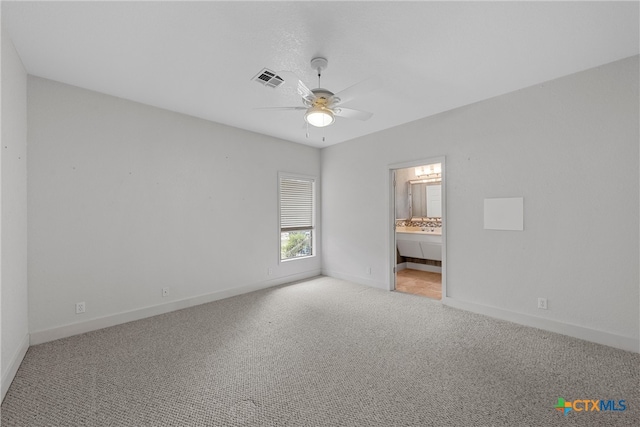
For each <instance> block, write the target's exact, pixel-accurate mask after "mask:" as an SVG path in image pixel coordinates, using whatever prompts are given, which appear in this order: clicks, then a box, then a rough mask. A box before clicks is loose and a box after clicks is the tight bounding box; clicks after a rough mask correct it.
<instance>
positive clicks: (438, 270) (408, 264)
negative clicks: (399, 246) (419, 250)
mask: <svg viewBox="0 0 640 427" xmlns="http://www.w3.org/2000/svg"><path fill="white" fill-rule="evenodd" d="M404 264H406V267H405V268H410V269H411V270H420V271H430V272H432V273H442V267H438V266H437V265H427V264H418V263H417V262H406V263H404Z"/></svg>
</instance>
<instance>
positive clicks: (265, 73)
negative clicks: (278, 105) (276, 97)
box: [251, 68, 284, 89]
mask: <svg viewBox="0 0 640 427" xmlns="http://www.w3.org/2000/svg"><path fill="white" fill-rule="evenodd" d="M251 80H255V81H256V82H258V83H260V84H263V85H265V86H267V87H271V88H274V89H275V88H277V87H278V86H280V85H281V84H283V83H284V79H283V78H282V77H280V76H278V75H277V74H276V73H275V72H274V71H271V70H270V69H268V68H264V69H262V71H260V72H259V73H258V74H256V75H255V77H253V78H252V79H251Z"/></svg>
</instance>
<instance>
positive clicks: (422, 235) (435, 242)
mask: <svg viewBox="0 0 640 427" xmlns="http://www.w3.org/2000/svg"><path fill="white" fill-rule="evenodd" d="M396 243H397V245H398V251H399V252H400V255H402V256H404V257H407V258H421V259H430V260H435V261H442V228H440V227H396Z"/></svg>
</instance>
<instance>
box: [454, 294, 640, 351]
mask: <svg viewBox="0 0 640 427" xmlns="http://www.w3.org/2000/svg"><path fill="white" fill-rule="evenodd" d="M442 303H443V304H445V305H448V306H449V307H453V308H459V309H461V310H466V311H471V312H473V313H478V314H483V315H486V316H490V317H495V318H496V319H501V320H507V321H509V322H513V323H518V324H520V325H524V326H530V327H533V328H538V329H543V330H545V331H550V332H555V333H558V334H562V335H567V336H570V337H573V338H578V339H581V340H585V341H590V342H594V343H597V344H603V345H606V346H609V347H614V348H619V349H621V350H627V351H632V352H634V353H640V340H639V339H637V338H630V337H624V336H621V335H615V334H612V333H609V332H604V331H598V330H596V329H590V328H585V327H584V326H578V325H572V324H569V323H563V322H558V321H556V320H551V319H544V318H542V317H537V316H531V315H528V314H523V313H516V312H513V311H508V310H503V309H501V308H497V307H490V306H486V305H482V304H476V303H472V302H468V301H460V300H456V299H453V298H450V297H444V298H443V299H442Z"/></svg>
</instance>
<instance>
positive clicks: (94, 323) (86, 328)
mask: <svg viewBox="0 0 640 427" xmlns="http://www.w3.org/2000/svg"><path fill="white" fill-rule="evenodd" d="M319 274H320V270H312V271H306V272H304V273H298V274H292V275H289V276H283V277H278V278H276V279H272V280H268V281H265V282H259V283H254V284H251V285H245V286H239V287H237V288H229V289H223V290H220V291H216V292H213V293H210V294H205V295H199V296H195V297H191V298H185V299H182V300H178V301H171V302H169V303H166V304H161V305H155V306H151V307H144V308H140V309H136V310H131V311H126V312H121V313H116V314H112V315H109V316H104V317H99V318H95V319H90V320H87V321H85V322H81V323H73V324H69V325H64V326H59V327H55V328H51V329H44V330H40V331H34V332H31V340H30V344H31V345H36V344H42V343H45V342H48V341H54V340H57V339H61V338H67V337H70V336H73V335H78V334H84V333H86V332H91V331H96V330H98V329H103V328H108V327H110V326H115V325H120V324H122V323H127V322H132V321H134V320H140V319H144V318H147V317H151V316H157V315H159V314H164V313H169V312H171V311H176V310H182V309H183V308H188V307H193V306H195V305H200V304H206V303H208V302H212V301H217V300H221V299H225V298H229V297H233V296H236V295H241V294H246V293H249V292H253V291H257V290H260V289H266V288H270V287H273V286H278V285H282V284H285V283H289V282H294V281H296V280H303V279H308V278H310V277H315V276H318V275H319ZM3 385H4V381H3Z"/></svg>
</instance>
